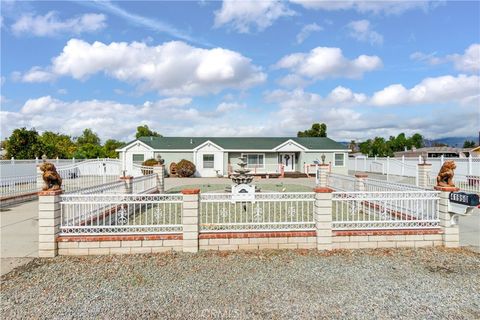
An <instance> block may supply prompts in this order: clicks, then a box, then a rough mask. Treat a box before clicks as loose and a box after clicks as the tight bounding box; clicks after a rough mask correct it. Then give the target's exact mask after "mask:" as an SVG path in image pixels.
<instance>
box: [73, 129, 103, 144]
mask: <svg viewBox="0 0 480 320" xmlns="http://www.w3.org/2000/svg"><path fill="white" fill-rule="evenodd" d="M84 144H94V145H100V138H99V137H98V135H97V134H96V133H95V132H93V131H92V129H85V130H83V133H82V135H81V136H80V137H78V138H77V145H79V146H81V145H84Z"/></svg>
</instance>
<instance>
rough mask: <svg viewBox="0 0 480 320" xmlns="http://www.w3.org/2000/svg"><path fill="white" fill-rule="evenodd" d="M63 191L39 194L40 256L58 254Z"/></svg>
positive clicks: (49, 256)
mask: <svg viewBox="0 0 480 320" xmlns="http://www.w3.org/2000/svg"><path fill="white" fill-rule="evenodd" d="M62 192H63V191H62V190H56V191H41V192H39V194H38V256H39V257H47V258H51V257H55V256H56V255H57V254H58V245H57V236H58V234H59V233H60V219H61V217H60V199H61V198H60V195H61V194H62Z"/></svg>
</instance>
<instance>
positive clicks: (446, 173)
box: [437, 160, 457, 187]
mask: <svg viewBox="0 0 480 320" xmlns="http://www.w3.org/2000/svg"><path fill="white" fill-rule="evenodd" d="M456 168H457V166H456V165H455V162H454V161H453V160H448V161H445V162H444V163H443V166H442V167H441V168H440V172H439V173H438V175H437V186H439V187H455V184H454V183H453V175H454V172H453V170H455V169H456Z"/></svg>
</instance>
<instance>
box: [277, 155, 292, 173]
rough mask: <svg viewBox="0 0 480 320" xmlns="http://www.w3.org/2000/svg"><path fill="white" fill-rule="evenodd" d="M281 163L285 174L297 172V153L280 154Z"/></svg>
mask: <svg viewBox="0 0 480 320" xmlns="http://www.w3.org/2000/svg"><path fill="white" fill-rule="evenodd" d="M280 161H281V163H282V164H283V168H284V170H285V172H293V171H295V153H280Z"/></svg>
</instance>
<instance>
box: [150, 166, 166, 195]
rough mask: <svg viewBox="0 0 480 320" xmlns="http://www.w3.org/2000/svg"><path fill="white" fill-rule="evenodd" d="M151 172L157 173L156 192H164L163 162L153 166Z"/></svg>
mask: <svg viewBox="0 0 480 320" xmlns="http://www.w3.org/2000/svg"><path fill="white" fill-rule="evenodd" d="M153 173H156V174H157V189H158V192H159V193H165V166H164V165H163V164H159V165H155V166H153Z"/></svg>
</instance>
